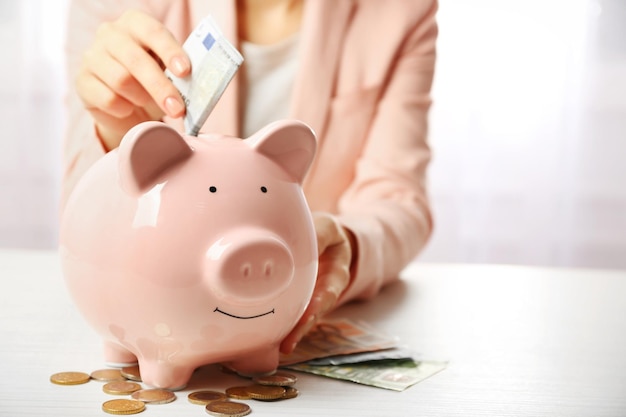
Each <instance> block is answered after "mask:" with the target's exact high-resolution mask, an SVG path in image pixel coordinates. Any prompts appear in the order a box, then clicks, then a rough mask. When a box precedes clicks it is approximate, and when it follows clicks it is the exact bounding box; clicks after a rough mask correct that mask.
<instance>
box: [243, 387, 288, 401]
mask: <svg viewBox="0 0 626 417" xmlns="http://www.w3.org/2000/svg"><path fill="white" fill-rule="evenodd" d="M247 390H248V394H250V398H252V399H255V400H277V399H279V398H283V397H284V396H285V392H286V390H285V388H283V387H278V386H275V385H258V384H257V385H250V386H249V387H248V388H247Z"/></svg>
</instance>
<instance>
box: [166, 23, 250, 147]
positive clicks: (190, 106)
mask: <svg viewBox="0 0 626 417" xmlns="http://www.w3.org/2000/svg"><path fill="white" fill-rule="evenodd" d="M183 49H184V50H185V52H186V53H187V55H188V56H189V59H190V61H191V74H190V75H188V76H186V77H184V78H179V77H176V76H175V75H174V74H172V73H171V72H170V71H169V70H165V75H166V76H167V77H168V78H169V79H170V80H171V81H172V83H173V84H174V86H175V87H176V88H177V89H178V91H179V92H180V94H181V96H182V98H183V101H184V102H185V107H186V113H185V118H184V124H185V132H186V133H187V134H189V135H192V136H197V135H198V133H199V132H200V129H201V128H202V125H203V124H204V122H205V121H206V119H207V118H208V117H209V114H210V113H211V111H212V110H213V108H214V107H215V105H216V104H217V101H218V100H219V99H220V97H221V96H222V94H223V93H224V90H226V87H227V86H228V84H229V83H230V81H231V80H232V79H233V77H234V76H235V73H236V72H237V70H238V69H239V67H240V66H241V64H242V62H243V56H241V54H240V53H239V51H237V49H235V47H234V46H233V45H232V44H231V43H230V42H229V41H228V40H227V39H226V38H225V37H224V35H223V34H222V32H221V31H220V30H219V28H218V26H217V24H216V23H215V22H214V21H213V19H212V18H211V17H210V16H207V17H205V18H204V19H203V20H202V21H201V22H200V24H199V25H198V26H197V27H196V28H195V29H194V31H193V32H192V33H191V35H189V37H188V38H187V40H186V41H185V43H184V44H183Z"/></svg>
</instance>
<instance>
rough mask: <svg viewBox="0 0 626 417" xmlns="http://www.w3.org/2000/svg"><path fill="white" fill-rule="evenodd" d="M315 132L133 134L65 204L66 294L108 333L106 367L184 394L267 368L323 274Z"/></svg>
mask: <svg viewBox="0 0 626 417" xmlns="http://www.w3.org/2000/svg"><path fill="white" fill-rule="evenodd" d="M315 149H316V142H315V136H314V134H313V132H312V131H311V129H309V128H308V127H307V126H306V125H304V124H302V123H300V122H296V121H280V122H275V123H273V124H270V125H268V126H267V127H266V128H264V129H262V130H261V131H259V132H258V133H256V134H255V135H253V136H251V137H250V138H247V139H245V140H242V139H239V138H234V137H227V136H221V135H200V136H199V137H192V136H181V135H180V134H179V133H178V132H176V131H175V130H174V129H173V128H171V127H169V126H167V125H165V124H163V123H160V122H146V123H143V124H140V125H138V126H136V127H134V128H133V129H131V130H130V131H129V132H128V133H127V134H126V136H125V137H124V139H123V140H122V143H121V145H120V147H119V148H118V149H116V150H114V151H112V152H109V153H108V154H107V155H105V156H104V157H103V158H102V159H100V160H99V161H98V162H97V163H96V164H95V165H94V166H93V167H91V169H90V170H89V171H87V173H86V174H85V175H84V177H83V178H82V179H81V181H80V182H79V184H78V185H77V187H76V189H75V190H74V192H73V193H72V195H71V196H70V199H69V200H68V203H67V206H66V208H65V211H64V214H63V219H62V223H61V233H60V254H61V261H62V267H63V272H64V276H65V279H66V283H67V286H68V288H69V291H70V294H71V296H72V298H73V300H74V301H75V303H76V305H77V306H78V308H79V310H80V311H81V313H82V314H83V315H84V317H85V318H86V320H87V321H88V322H89V324H90V325H91V326H93V327H94V328H95V329H96V331H97V332H98V333H99V334H100V335H101V336H102V337H103V339H104V346H105V359H106V361H107V362H109V363H113V364H118V365H125V364H129V363H136V362H138V363H139V366H140V369H141V374H142V378H143V381H144V382H145V383H146V384H148V385H152V386H156V387H163V388H179V387H183V386H185V385H186V383H187V381H188V380H189V378H190V376H191V374H192V372H193V370H194V369H195V368H197V367H198V366H201V365H205V364H210V363H225V364H226V365H227V366H229V367H231V368H233V369H235V370H236V371H238V372H240V373H242V374H263V373H268V372H272V371H273V370H275V369H276V367H277V365H278V357H279V351H278V347H279V345H280V342H281V341H282V339H283V338H284V337H285V336H286V335H287V334H288V333H289V332H290V330H291V329H292V328H293V327H294V326H295V324H296V322H297V321H298V319H299V318H300V317H301V315H302V314H303V312H304V310H305V308H306V306H307V304H308V302H309V299H310V297H311V294H312V292H313V287H314V284H315V278H316V274H317V243H316V238H315V230H314V227H313V222H312V217H311V213H310V211H309V208H308V206H307V203H306V200H305V197H304V194H303V192H302V188H301V184H302V181H303V178H304V176H305V174H306V172H307V170H308V168H309V166H310V164H311V162H312V160H313V156H314V154H315Z"/></svg>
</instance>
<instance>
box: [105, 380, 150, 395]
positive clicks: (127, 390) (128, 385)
mask: <svg viewBox="0 0 626 417" xmlns="http://www.w3.org/2000/svg"><path fill="white" fill-rule="evenodd" d="M140 389H141V385H139V384H138V383H136V382H130V381H113V382H109V383H107V384H104V385H103V386H102V391H104V392H106V393H107V394H112V395H128V394H132V393H133V392H135V391H139V390H140Z"/></svg>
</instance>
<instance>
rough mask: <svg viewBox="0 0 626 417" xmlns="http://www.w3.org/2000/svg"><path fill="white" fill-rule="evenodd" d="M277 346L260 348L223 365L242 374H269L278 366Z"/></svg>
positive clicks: (249, 375) (248, 375)
mask: <svg viewBox="0 0 626 417" xmlns="http://www.w3.org/2000/svg"><path fill="white" fill-rule="evenodd" d="M278 359H279V355H278V346H272V347H269V348H265V349H260V350H257V351H254V352H251V353H249V354H247V355H246V356H243V357H241V358H237V359H236V360H234V361H231V362H228V363H226V364H225V365H226V366H227V367H228V368H230V369H232V370H234V371H235V372H237V373H238V374H239V375H242V376H247V377H251V376H259V375H271V374H273V373H274V372H275V371H276V368H278Z"/></svg>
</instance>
